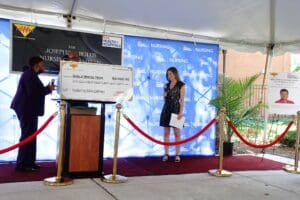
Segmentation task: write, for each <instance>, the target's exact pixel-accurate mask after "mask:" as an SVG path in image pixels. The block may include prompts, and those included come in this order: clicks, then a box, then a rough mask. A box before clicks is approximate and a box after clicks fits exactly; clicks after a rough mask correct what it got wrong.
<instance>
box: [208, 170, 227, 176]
mask: <svg viewBox="0 0 300 200" xmlns="http://www.w3.org/2000/svg"><path fill="white" fill-rule="evenodd" d="M208 173H209V174H210V175H212V176H217V177H229V176H232V173H231V172H230V171H227V170H219V169H211V170H208Z"/></svg>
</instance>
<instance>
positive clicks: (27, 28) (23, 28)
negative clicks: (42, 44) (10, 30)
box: [14, 24, 35, 37]
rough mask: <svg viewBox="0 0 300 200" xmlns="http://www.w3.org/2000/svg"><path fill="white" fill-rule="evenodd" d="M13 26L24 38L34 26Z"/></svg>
mask: <svg viewBox="0 0 300 200" xmlns="http://www.w3.org/2000/svg"><path fill="white" fill-rule="evenodd" d="M14 25H15V27H16V28H17V30H18V31H19V32H20V33H21V34H22V35H23V36H24V37H27V36H28V35H29V34H30V33H31V32H32V31H33V30H34V29H35V26H30V25H24V24H14Z"/></svg>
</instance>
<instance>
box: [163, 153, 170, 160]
mask: <svg viewBox="0 0 300 200" xmlns="http://www.w3.org/2000/svg"><path fill="white" fill-rule="evenodd" d="M168 160H169V155H168V154H165V155H164V157H163V159H162V161H163V162H167V161H168Z"/></svg>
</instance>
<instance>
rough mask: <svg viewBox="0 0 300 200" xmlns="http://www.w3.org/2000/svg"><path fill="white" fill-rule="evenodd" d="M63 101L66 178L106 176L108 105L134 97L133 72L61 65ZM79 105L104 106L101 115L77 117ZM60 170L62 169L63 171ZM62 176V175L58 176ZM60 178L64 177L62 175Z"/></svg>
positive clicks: (120, 68)
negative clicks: (73, 109) (73, 111)
mask: <svg viewBox="0 0 300 200" xmlns="http://www.w3.org/2000/svg"><path fill="white" fill-rule="evenodd" d="M59 91H60V94H59V95H60V100H63V101H64V102H66V108H65V116H62V117H63V120H62V121H64V128H63V129H64V131H62V130H61V133H62V135H63V137H62V138H63V140H61V141H64V142H63V143H64V144H63V145H61V146H62V147H61V149H62V150H61V151H60V152H62V153H60V155H61V154H62V155H61V156H60V158H62V159H60V160H62V161H61V163H62V164H61V166H62V167H60V168H62V169H61V170H59V171H62V175H63V176H65V177H102V176H103V149H104V135H105V133H104V132H105V105H106V104H112V103H113V104H114V103H115V102H120V101H130V100H132V98H133V69H132V68H131V67H124V66H119V65H109V64H101V63H85V62H72V61H61V62H60V89H59ZM76 103H79V104H81V105H83V104H86V103H97V104H101V113H100V115H98V116H97V115H91V114H87V113H85V114H74V113H72V112H71V110H70V108H71V107H72V106H74V105H75V104H76ZM60 168H59V169H60ZM58 174H59V173H58ZM58 176H60V174H59V175H58Z"/></svg>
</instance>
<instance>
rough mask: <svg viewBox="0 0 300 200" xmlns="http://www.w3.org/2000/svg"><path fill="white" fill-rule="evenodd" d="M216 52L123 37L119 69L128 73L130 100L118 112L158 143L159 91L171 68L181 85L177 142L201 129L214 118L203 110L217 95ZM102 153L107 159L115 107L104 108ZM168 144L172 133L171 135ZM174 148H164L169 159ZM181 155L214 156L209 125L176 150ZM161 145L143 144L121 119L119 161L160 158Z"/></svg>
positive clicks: (212, 46)
mask: <svg viewBox="0 0 300 200" xmlns="http://www.w3.org/2000/svg"><path fill="white" fill-rule="evenodd" d="M218 51H219V46H218V45H216V44H204V43H193V42H184V41H175V40H166V39H153V38H145V37H135V36H125V37H124V50H123V65H124V66H130V67H133V70H134V81H133V82H134V98H133V101H132V102H123V103H122V104H123V109H122V111H123V112H124V113H126V114H127V115H128V116H129V117H130V118H131V119H132V120H133V121H134V122H135V123H136V124H137V125H138V126H139V127H140V128H142V129H143V130H144V131H145V132H147V133H148V134H150V135H151V136H152V137H155V138H156V139H159V140H163V128H162V127H160V126H159V118H160V112H161V109H162V106H163V103H164V102H163V97H162V94H163V86H164V84H165V83H167V80H166V70H167V68H169V67H170V66H175V67H176V68H177V69H178V71H179V74H180V78H181V79H182V80H183V81H184V82H185V83H186V95H185V111H184V115H185V117H186V122H185V125H184V126H185V127H184V128H183V129H182V130H181V133H182V138H187V137H189V136H192V135H194V134H195V133H197V132H198V131H199V130H201V129H202V128H203V127H204V126H205V125H206V124H207V123H208V122H209V121H210V120H211V119H212V118H214V117H215V116H216V111H215V108H214V107H212V106H210V105H209V101H210V99H212V98H214V97H215V96H216V93H217V77H218ZM106 113H107V126H106V135H105V152H104V155H105V156H106V157H107V156H108V157H111V156H112V145H113V138H114V125H115V108H114V106H111V107H109V108H108V109H107V112H106ZM171 140H174V134H173V132H172V133H171ZM174 151H175V148H174V147H171V148H170V153H173V154H174ZM181 152H182V155H213V154H214V153H215V125H214V126H213V127H212V128H210V129H209V130H208V131H207V132H205V134H204V135H203V136H201V137H199V138H197V139H196V140H194V141H192V142H189V143H186V144H184V145H182V149H181ZM162 154H163V146H161V145H157V144H155V143H153V142H151V141H148V140H147V139H145V138H144V137H143V136H141V135H140V134H139V133H138V132H137V131H136V130H134V129H133V128H132V127H131V126H130V125H129V124H128V123H127V122H126V121H125V120H124V119H122V120H121V129H120V143H119V156H121V157H127V156H154V155H162Z"/></svg>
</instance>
